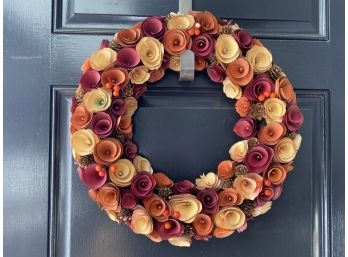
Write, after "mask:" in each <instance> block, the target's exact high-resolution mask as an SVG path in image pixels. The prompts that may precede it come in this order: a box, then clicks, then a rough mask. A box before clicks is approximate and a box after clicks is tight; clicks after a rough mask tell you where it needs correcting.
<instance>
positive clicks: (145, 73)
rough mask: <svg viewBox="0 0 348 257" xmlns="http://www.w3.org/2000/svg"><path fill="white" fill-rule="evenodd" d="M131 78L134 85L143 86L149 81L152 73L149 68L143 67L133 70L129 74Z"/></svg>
mask: <svg viewBox="0 0 348 257" xmlns="http://www.w3.org/2000/svg"><path fill="white" fill-rule="evenodd" d="M129 78H130V81H131V82H132V83H133V84H137V85H141V84H144V83H145V82H146V81H148V80H149V78H150V73H149V70H148V68H147V67H146V66H144V65H142V66H139V67H136V68H134V69H133V70H131V72H129Z"/></svg>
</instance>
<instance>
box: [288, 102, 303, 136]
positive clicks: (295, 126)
mask: <svg viewBox="0 0 348 257" xmlns="http://www.w3.org/2000/svg"><path fill="white" fill-rule="evenodd" d="M303 120H304V117H303V113H302V111H301V109H300V108H299V107H298V106H297V105H296V104H289V105H288V106H287V109H286V113H285V115H284V118H283V121H284V124H285V126H286V127H287V128H288V130H289V131H291V132H296V131H297V130H299V129H300V128H301V126H302V124H303Z"/></svg>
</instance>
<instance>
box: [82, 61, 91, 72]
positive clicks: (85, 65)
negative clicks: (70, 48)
mask: <svg viewBox="0 0 348 257" xmlns="http://www.w3.org/2000/svg"><path fill="white" fill-rule="evenodd" d="M90 69H92V67H91V61H90V59H89V58H87V59H86V60H85V61H84V62H83V64H82V65H81V72H82V73H85V72H86V71H88V70H90Z"/></svg>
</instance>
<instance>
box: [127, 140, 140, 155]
mask: <svg viewBox="0 0 348 257" xmlns="http://www.w3.org/2000/svg"><path fill="white" fill-rule="evenodd" d="M123 153H124V155H125V156H126V158H127V159H130V160H133V159H134V158H135V157H136V156H137V153H138V147H137V145H136V144H134V143H133V142H132V141H130V140H129V141H127V142H126V143H124V144H123Z"/></svg>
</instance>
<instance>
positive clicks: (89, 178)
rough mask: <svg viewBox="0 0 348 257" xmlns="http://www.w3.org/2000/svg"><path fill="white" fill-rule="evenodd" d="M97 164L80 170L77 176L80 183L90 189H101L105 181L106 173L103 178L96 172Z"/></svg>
mask: <svg viewBox="0 0 348 257" xmlns="http://www.w3.org/2000/svg"><path fill="white" fill-rule="evenodd" d="M96 167H97V164H95V163H92V164H90V165H88V166H87V167H86V168H85V169H80V170H79V171H78V172H79V176H80V179H81V181H82V182H83V183H84V184H85V185H86V186H87V187H88V188H90V189H98V188H100V187H102V186H103V185H104V184H105V182H106V179H107V175H106V173H104V174H103V176H100V175H101V174H100V173H99V172H98V171H97V170H96Z"/></svg>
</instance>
